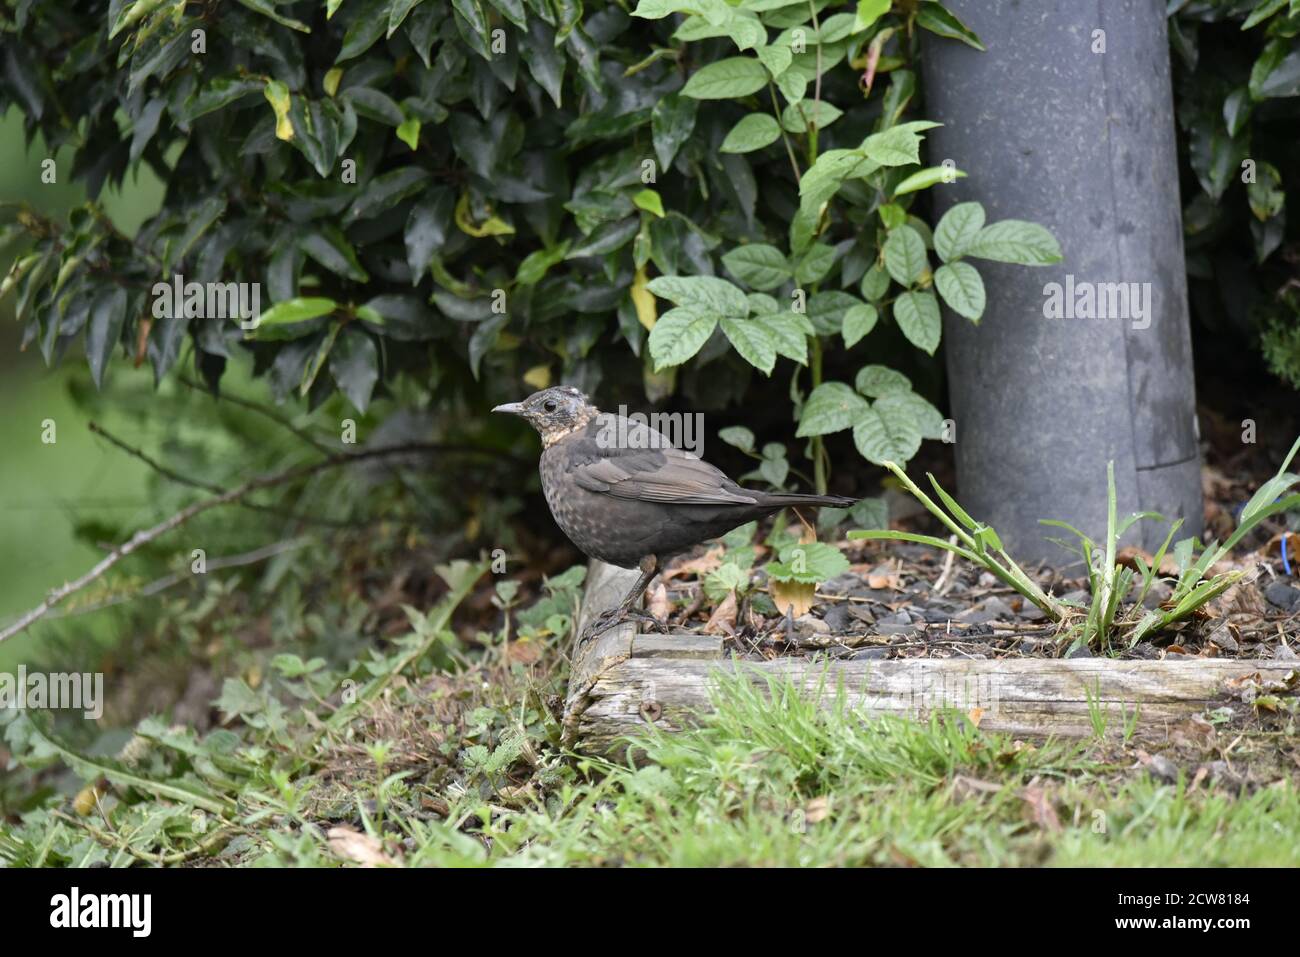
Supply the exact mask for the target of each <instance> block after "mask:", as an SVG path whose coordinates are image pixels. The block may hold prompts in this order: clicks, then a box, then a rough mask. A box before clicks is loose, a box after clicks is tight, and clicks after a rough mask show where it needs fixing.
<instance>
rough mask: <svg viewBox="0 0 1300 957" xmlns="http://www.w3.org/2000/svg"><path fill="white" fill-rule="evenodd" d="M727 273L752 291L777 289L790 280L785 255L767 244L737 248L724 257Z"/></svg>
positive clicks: (754, 244)
mask: <svg viewBox="0 0 1300 957" xmlns="http://www.w3.org/2000/svg"><path fill="white" fill-rule="evenodd" d="M722 264H723V265H724V266H726V267H727V271H728V272H730V273H731V274H732V275H733V276H735V277H736V278H737V279H739V280H740V281H741V282H743V283H744V284H745V285H746V286H749V287H750V288H751V289H758V290H761V291H764V292H765V291H767V290H769V289H775V288H776V287H777V286H780V285H781V284H782V283H783V282H786V281H787V280H788V279H789V278H790V264H789V263H788V262H786V258H785V254H784V253H782V252H781V250H779V249H777V248H776V247H775V246H769V245H768V244H766V243H750V244H749V245H747V246H737V247H736V248H735V249H733V250H731V251H730V252H728V253H727V254H726V255H724V256H723V257H722Z"/></svg>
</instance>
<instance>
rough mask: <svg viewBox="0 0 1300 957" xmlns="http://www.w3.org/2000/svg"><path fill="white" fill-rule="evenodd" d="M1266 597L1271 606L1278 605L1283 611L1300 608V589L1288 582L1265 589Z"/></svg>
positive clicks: (1276, 583) (1277, 583) (1273, 584)
mask: <svg viewBox="0 0 1300 957" xmlns="http://www.w3.org/2000/svg"><path fill="white" fill-rule="evenodd" d="M1264 597H1265V598H1267V599H1268V601H1269V604H1271V605H1276V606H1277V607H1278V608H1281V609H1282V610H1283V611H1292V610H1294V609H1296V608H1300V588H1293V587H1292V586H1290V585H1288V584H1287V583H1286V582H1273V583H1272V584H1270V585H1269V586H1268V587H1267V588H1265V589H1264Z"/></svg>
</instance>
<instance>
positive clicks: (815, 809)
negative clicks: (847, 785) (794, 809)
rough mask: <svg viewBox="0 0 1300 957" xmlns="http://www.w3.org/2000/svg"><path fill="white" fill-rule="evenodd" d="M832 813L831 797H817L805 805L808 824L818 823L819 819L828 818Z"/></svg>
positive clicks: (805, 816) (805, 818)
mask: <svg viewBox="0 0 1300 957" xmlns="http://www.w3.org/2000/svg"><path fill="white" fill-rule="evenodd" d="M830 813H831V802H830V798H825V797H816V798H813V799H812V800H811V801H809V802H808V803H807V804H806V805H804V809H803V819H804V822H805V823H807V824H816V823H817V822H818V821H824V820H826V818H828V817H829V816H830Z"/></svg>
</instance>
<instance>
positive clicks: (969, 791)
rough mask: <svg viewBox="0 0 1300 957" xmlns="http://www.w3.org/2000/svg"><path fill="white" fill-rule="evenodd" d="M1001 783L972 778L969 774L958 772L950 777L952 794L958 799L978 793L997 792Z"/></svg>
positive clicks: (969, 797)
mask: <svg viewBox="0 0 1300 957" xmlns="http://www.w3.org/2000/svg"><path fill="white" fill-rule="evenodd" d="M1001 790H1002V785H1000V784H994V783H993V782H992V781H983V780H981V779H979V778H973V777H971V776H970V775H969V774H959V775H957V776H956V777H955V778H953V779H952V796H953V797H955V798H956V799H957V800H959V801H966V800H969V799H971V798H973V797H976V796H978V795H980V794H997V793H998V792H999V791H1001Z"/></svg>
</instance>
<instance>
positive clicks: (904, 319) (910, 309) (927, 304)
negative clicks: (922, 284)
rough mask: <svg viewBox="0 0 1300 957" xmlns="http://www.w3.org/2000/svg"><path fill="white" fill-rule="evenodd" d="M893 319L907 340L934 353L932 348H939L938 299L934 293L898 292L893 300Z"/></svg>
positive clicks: (939, 319) (940, 330) (940, 323)
mask: <svg viewBox="0 0 1300 957" xmlns="http://www.w3.org/2000/svg"><path fill="white" fill-rule="evenodd" d="M894 321H895V322H896V323H898V328H899V329H901V330H902V331H903V335H904V336H906V337H907V341H908V342H910V343H911V344H912V345H914V346H916V347H917V348H918V349H923V350H924V351H926V352H928V353H929V354H930V355H934V350H935V349H937V348H939V337H940V336H941V335H942V334H943V320H942V319H941V318H940V315H939V301H938V300H937V299H935V298H934V293H932V292H904V293H899V296H898V298H897V299H895V300H894Z"/></svg>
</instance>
